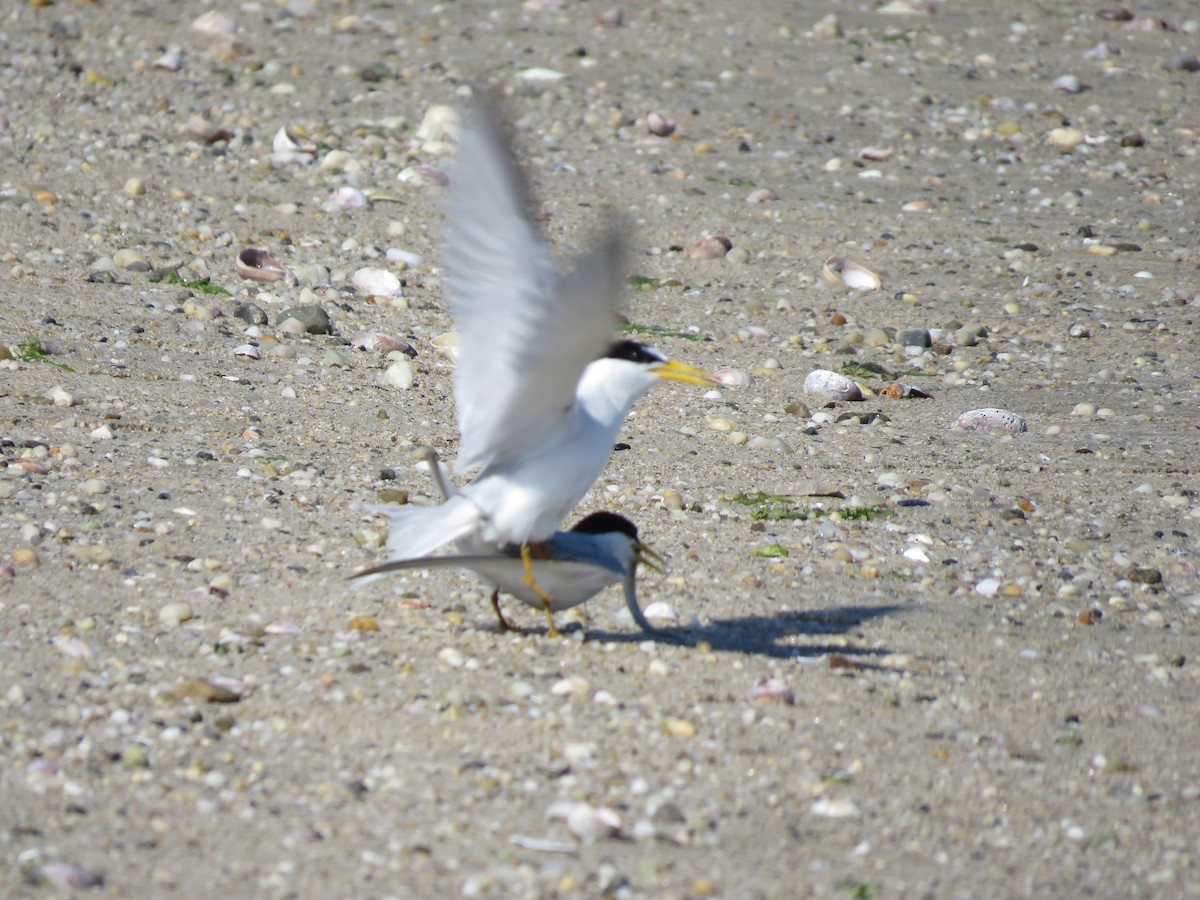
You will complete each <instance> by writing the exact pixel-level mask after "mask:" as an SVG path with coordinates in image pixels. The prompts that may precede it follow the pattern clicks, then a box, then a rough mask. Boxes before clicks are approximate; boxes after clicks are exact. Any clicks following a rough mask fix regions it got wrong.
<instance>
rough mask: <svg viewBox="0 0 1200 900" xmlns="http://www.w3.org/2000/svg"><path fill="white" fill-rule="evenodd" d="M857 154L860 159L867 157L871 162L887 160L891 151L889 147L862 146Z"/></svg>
mask: <svg viewBox="0 0 1200 900" xmlns="http://www.w3.org/2000/svg"><path fill="white" fill-rule="evenodd" d="M858 155H859V158H861V159H869V160H872V161H873V162H887V161H888V160H889V159H891V158H892V151H891V148H890V147H888V148H884V147H863V148H862V149H861V150H859V151H858Z"/></svg>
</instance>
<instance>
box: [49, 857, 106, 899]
mask: <svg viewBox="0 0 1200 900" xmlns="http://www.w3.org/2000/svg"><path fill="white" fill-rule="evenodd" d="M37 874H38V875H40V876H41V877H42V878H43V879H45V880H46V882H48V883H49V884H50V885H52V886H53V887H54V889H55V890H58V891H62V892H63V893H74V892H75V891H79V890H86V889H88V888H97V887H104V876H103V875H102V874H101V873H99V872H97V871H96V870H94V869H89V868H88V867H87V866H85V865H83V864H81V863H70V862H48V863H42V865H40V866H38V867H37Z"/></svg>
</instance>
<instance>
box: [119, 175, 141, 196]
mask: <svg viewBox="0 0 1200 900" xmlns="http://www.w3.org/2000/svg"><path fill="white" fill-rule="evenodd" d="M121 190H123V191H124V192H125V195H126V196H127V197H140V196H142V195H143V194H144V193H146V184H145V182H144V181H142V179H140V178H138V177H137V176H136V175H135V176H132V177H130V178H128V179H127V180H126V181H125V186H124V187H123V188H121Z"/></svg>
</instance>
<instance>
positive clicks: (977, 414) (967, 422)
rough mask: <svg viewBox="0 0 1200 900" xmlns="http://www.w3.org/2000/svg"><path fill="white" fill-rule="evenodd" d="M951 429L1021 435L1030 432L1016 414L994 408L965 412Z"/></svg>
mask: <svg viewBox="0 0 1200 900" xmlns="http://www.w3.org/2000/svg"><path fill="white" fill-rule="evenodd" d="M950 427H951V428H958V429H961V430H964V431H994V432H997V433H999V434H1019V433H1020V432H1022V431H1027V430H1028V428H1027V426H1026V425H1025V420H1024V419H1022V418H1021V417H1020V416H1018V415H1017V414H1016V413H1015V412H1009V411H1008V410H1007V409H996V408H994V407H987V408H985V409H973V410H971V411H970V412H965V413H963V414H962V415H961V416H959V417H958V418H957V419H956V420H955V422H954V424H953V425H951V426H950Z"/></svg>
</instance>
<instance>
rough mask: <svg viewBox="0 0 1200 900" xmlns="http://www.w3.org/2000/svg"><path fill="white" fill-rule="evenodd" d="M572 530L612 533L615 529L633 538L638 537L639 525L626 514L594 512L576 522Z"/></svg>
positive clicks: (583, 532)
mask: <svg viewBox="0 0 1200 900" xmlns="http://www.w3.org/2000/svg"><path fill="white" fill-rule="evenodd" d="M571 530H572V531H577V532H579V533H580V534H612V533H613V532H614V531H619V532H621V534H624V535H626V536H627V537H629V538H630V539H631V540H635V541H636V540H637V539H638V530H637V526H636V525H634V524H633V523H632V522H630V521H629V520H628V519H627V518H625V517H624V516H618V515H617V514H616V513H614V512H597V513H592V514H591V515H590V516H587V517H586V518H583V519H580V520H579V521H578V522H576V523H575V525H574V526H573V527H572V528H571Z"/></svg>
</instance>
